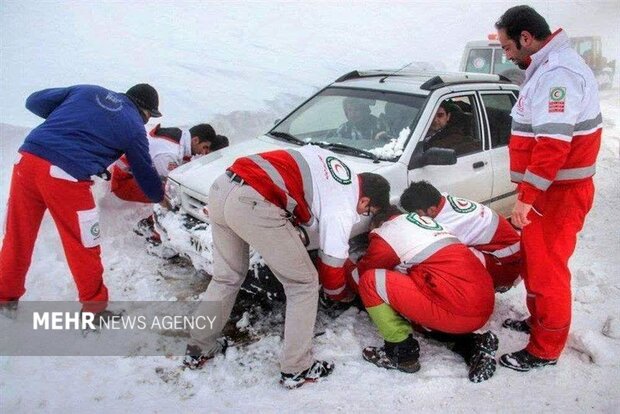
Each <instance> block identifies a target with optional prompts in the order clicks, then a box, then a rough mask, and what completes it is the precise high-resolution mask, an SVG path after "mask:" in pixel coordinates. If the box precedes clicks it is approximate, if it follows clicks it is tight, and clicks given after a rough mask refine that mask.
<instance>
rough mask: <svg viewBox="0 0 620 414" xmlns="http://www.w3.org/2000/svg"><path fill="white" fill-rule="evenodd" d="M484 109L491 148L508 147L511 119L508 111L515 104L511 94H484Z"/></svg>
mask: <svg viewBox="0 0 620 414" xmlns="http://www.w3.org/2000/svg"><path fill="white" fill-rule="evenodd" d="M482 101H483V102H484V109H485V111H486V114H487V119H488V121H489V131H490V133H491V146H492V147H493V148H497V147H503V146H506V145H508V141H509V139H510V128H511V124H512V118H511V117H510V111H511V110H512V107H513V106H514V104H515V98H514V96H513V95H512V94H505V93H504V94H484V95H482Z"/></svg>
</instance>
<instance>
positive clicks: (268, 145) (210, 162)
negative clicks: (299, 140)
mask: <svg viewBox="0 0 620 414" xmlns="http://www.w3.org/2000/svg"><path fill="white" fill-rule="evenodd" d="M283 148H293V149H294V148H299V146H298V145H294V144H289V143H287V142H283V141H280V140H276V139H273V138H270V137H268V136H266V135H262V136H260V137H258V138H255V139H251V140H249V141H245V142H242V143H239V144H235V145H231V146H229V147H226V148H223V149H221V150H219V151H216V152H213V153H211V154H208V155H205V156H201V157H198V158H195V159H194V160H192V161H190V162H188V163H186V164H183V165H182V166H180V167H178V168H176V169H175V170H173V171H171V172H170V175H169V176H168V178H170V179H172V180H173V181H175V182H177V183H179V184H181V185H182V186H183V187H185V188H187V189H189V190H191V191H192V192H194V193H198V194H201V195H204V196H206V195H207V194H208V193H209V189H210V188H211V184H212V183H213V182H214V181H215V179H216V178H217V177H219V176H220V175H221V174H222V173H223V172H224V171H225V170H226V169H227V168H228V167H230V166H231V165H232V163H233V162H234V161H235V160H236V159H237V158H239V157H244V156H247V155H252V154H257V153H260V152H265V151H273V150H277V149H283ZM338 157H339V158H341V159H342V160H344V161H345V162H346V163H347V165H349V166H350V167H351V168H352V169H353V170H354V171H355V172H356V173H362V172H373V171H376V170H377V169H379V168H381V167H383V166H385V165H386V164H391V162H389V161H381V162H380V163H378V164H376V163H373V161H372V160H370V159H365V158H360V157H353V156H349V155H345V154H338ZM205 201H206V200H205Z"/></svg>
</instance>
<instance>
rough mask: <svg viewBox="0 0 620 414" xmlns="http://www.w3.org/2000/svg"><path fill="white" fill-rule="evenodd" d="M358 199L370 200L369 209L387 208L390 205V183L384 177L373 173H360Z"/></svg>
mask: <svg viewBox="0 0 620 414" xmlns="http://www.w3.org/2000/svg"><path fill="white" fill-rule="evenodd" d="M358 177H359V178H360V197H368V198H370V206H371V207H379V208H380V209H384V208H387V207H388V206H389V205H390V183H389V182H388V180H386V179H385V177H383V176H381V175H379V174H374V173H361V174H359V175H358Z"/></svg>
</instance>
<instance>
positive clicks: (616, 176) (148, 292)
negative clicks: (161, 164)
mask: <svg viewBox="0 0 620 414" xmlns="http://www.w3.org/2000/svg"><path fill="white" fill-rule="evenodd" d="M532 4H533V5H534V6H535V7H538V9H539V11H541V12H542V13H543V14H544V15H545V16H547V17H548V18H549V20H550V23H552V26H558V25H563V26H564V27H565V28H566V29H567V31H569V34H573V33H574V34H584V32H583V30H586V29H583V27H582V26H580V25H579V24H580V19H579V16H580V15H582V14H581V13H580V11H579V10H580V9H579V7H588V9H589V13H590V14H591V15H592V16H591V18H589V22H590V25H591V22H592V21H596V20H597V19H599V20H600V21H602V22H605V24H600V27H601V29H600V30H602V31H605V30H611V29H610V27H617V23H619V22H620V18H619V17H620V10H619V7H618V5H617V3H613V2H596V3H590V2H587V3H582V2H573V3H563V6H562V10H559V8H558V7H554V4H556V5H557V3H554V2H547V1H541V2H532ZM510 5H511V4H510V3H507V2H492V3H481V2H468V3H463V4H461V5H460V8H461V11H460V12H459V13H456V11H455V6H453V5H452V3H447V2H439V3H423V2H414V3H408V2H407V3H401V2H364V3H362V2H350V3H339V4H331V3H326V2H309V3H304V4H299V3H279V4H274V3H267V2H264V3H262V2H256V3H211V2H204V3H203V2H200V3H199V2H183V3H178V2H174V3H172V2H149V3H148V4H147V3H141V2H135V3H129V4H125V3H123V4H122V5H121V4H120V3H115V2H114V3H113V2H101V4H97V5H95V4H90V3H89V4H88V5H86V3H84V5H81V4H80V3H65V4H64V5H63V4H59V3H58V2H17V1H7V0H3V2H2V5H1V8H0V18H1V21H0V23H1V24H0V34H1V36H0V39H1V42H0V52H1V57H2V60H1V62H0V65H1V67H0V85H1V87H0V90H2V91H3V92H2V94H3V99H2V100H1V102H0V160H1V162H0V198H1V199H2V201H1V202H0V203H1V205H0V215H1V216H4V213H5V205H4V201H5V200H6V198H7V194H8V187H9V181H10V171H11V164H12V162H11V161H12V159H13V158H14V155H15V151H16V149H17V147H18V146H19V145H20V144H21V141H22V140H23V137H24V136H25V134H26V132H27V128H23V127H20V126H19V125H23V126H27V127H31V126H34V125H36V123H37V122H38V121H37V120H36V118H35V117H33V116H31V115H28V114H27V111H25V110H24V109H23V101H24V99H25V97H26V96H27V95H28V94H29V93H30V92H31V91H33V90H36V89H38V88H44V87H51V86H58V85H68V84H75V83H88V82H91V83H99V84H102V85H105V86H109V87H113V88H116V89H117V90H123V89H125V88H127V87H128V86H130V85H131V84H133V83H136V82H140V81H148V82H151V83H153V84H154V85H156V86H157V87H158V88H159V89H160V93H161V96H162V112H163V113H164V115H165V117H164V118H163V119H162V122H163V123H164V125H191V124H192V123H195V122H201V121H210V122H213V124H214V125H215V126H216V128H217V129H218V130H219V131H222V132H224V133H226V134H228V135H229V136H231V137H233V140H236V141H239V140H242V139H246V138H248V137H251V136H254V135H256V134H257V133H258V132H263V131H264V130H265V129H266V128H267V127H268V125H270V124H271V123H272V121H273V119H275V118H276V117H278V116H281V115H282V114H284V113H286V112H287V111H288V110H289V109H290V108H291V107H292V106H293V105H294V104H296V103H297V102H299V101H300V99H302V97H303V96H307V95H309V94H310V93H312V91H313V90H315V89H316V88H318V87H321V86H323V84H325V83H327V82H329V81H331V80H333V79H335V78H336V77H337V76H339V75H340V74H342V73H344V72H347V71H349V70H352V69H356V68H369V67H386V66H389V67H394V66H400V65H404V64H406V63H408V62H409V61H411V60H426V61H431V62H435V63H436V64H437V65H440V66H441V65H443V66H444V67H446V68H448V69H456V67H457V65H458V59H459V58H460V53H461V50H462V47H463V46H464V43H465V41H466V40H469V39H477V38H483V37H484V36H486V33H488V32H489V31H492V25H493V22H494V21H495V20H496V19H497V17H498V16H499V15H500V14H501V13H502V12H503V11H504V10H505V9H506V8H507V7H508V6H510ZM104 9H105V13H104V11H103V10H104ZM144 22H146V23H147V24H139V23H144ZM430 22H432V23H433V26H432V27H429V23H430ZM438 25H444V26H446V27H447V26H449V27H450V31H449V32H450V33H446V34H443V33H442V34H439V35H438V34H437V32H438V28H437V26H438ZM179 27H183V28H184V30H182V29H179ZM368 28H370V29H368ZM571 29H573V30H572V32H571ZM614 30H615V29H614ZM377 33H380V36H377ZM585 34H587V33H585ZM601 34H602V35H605V33H601ZM610 36H611V37H610V38H611V39H612V40H613V41H615V42H616V43H609V42H608V43H606V44H605V45H609V46H608V47H609V48H610V49H611V50H612V51H615V52H614V53H615V54H618V46H617V41H618V35H617V33H615V35H610ZM614 36H615V37H614ZM335 39H337V40H335ZM604 47H607V46H604ZM403 51H407V52H406V53H403ZM602 111H603V117H604V122H605V125H604V140H603V146H602V148H601V152H600V156H599V164H598V173H597V175H596V177H595V181H596V185H597V192H596V200H595V204H594V208H593V211H592V212H591V213H590V215H589V216H588V219H587V222H586V226H585V228H584V230H583V232H582V233H581V234H580V236H579V243H578V247H577V251H576V253H575V255H574V256H573V259H572V261H571V269H572V271H573V292H574V302H573V314H574V317H573V325H572V330H571V334H570V339H569V343H568V347H567V349H566V351H565V352H564V354H563V357H562V359H561V360H560V361H559V363H558V365H557V366H556V367H550V368H545V369H543V370H540V371H535V372H531V373H526V374H521V373H517V372H514V371H511V370H507V369H502V368H498V371H497V373H496V375H495V376H494V377H493V378H492V379H491V380H490V381H487V382H485V383H482V384H472V383H470V382H469V381H468V380H467V377H466V369H465V365H464V363H463V362H462V361H461V360H460V359H459V357H457V356H456V355H454V354H452V353H451V352H450V351H448V350H447V349H445V348H443V347H441V346H439V345H438V344H435V343H430V342H428V341H424V340H422V341H421V347H422V350H421V352H422V357H421V363H422V369H421V371H420V372H418V373H417V374H414V375H407V374H402V373H397V372H391V371H385V370H380V369H378V368H375V367H373V366H372V365H370V364H368V363H366V362H364V361H363V360H362V358H361V350H362V349H363V347H364V346H366V345H373V344H379V343H380V340H379V337H378V335H377V333H376V330H375V329H374V327H373V326H372V324H371V323H370V321H369V319H368V317H367V316H366V315H365V314H363V313H362V314H360V313H358V312H357V311H354V310H348V311H347V312H345V313H344V314H343V315H341V316H340V317H338V318H337V319H335V320H330V321H327V320H324V322H325V323H324V324H323V329H324V330H325V334H324V335H322V336H319V337H317V338H316V340H315V353H316V356H317V357H319V358H323V359H330V360H333V361H335V362H336V370H335V371H334V374H333V375H332V376H330V377H329V378H328V379H327V380H325V381H323V382H321V383H318V384H313V385H307V386H304V387H302V388H301V389H299V390H296V391H286V390H283V389H282V388H281V387H280V386H279V385H278V383H277V378H278V373H279V372H278V371H279V370H278V363H277V353H278V348H279V344H280V338H279V336H278V334H277V333H276V332H274V333H273V334H272V335H269V336H267V337H265V338H264V339H262V340H261V341H260V342H258V343H255V344H252V345H250V346H248V347H247V348H246V349H243V350H237V349H231V350H229V352H228V353H227V354H226V355H225V356H221V357H218V358H217V359H215V361H213V363H211V364H209V365H208V367H207V368H206V369H205V370H203V371H201V372H190V371H183V372H182V373H179V374H178V375H176V376H174V375H172V376H170V377H169V378H167V380H168V381H167V382H165V381H162V378H161V377H160V375H158V374H157V372H156V367H162V368H164V369H165V370H166V371H167V370H168V369H174V368H175V367H176V366H178V365H179V364H180V358H179V357H171V358H165V357H0V411H1V412H35V411H42V412H81V411H84V410H85V409H86V410H88V411H90V412H102V413H103V412H130V411H138V410H139V411H142V412H173V411H187V412H197V411H199V410H200V411H207V412H249V411H252V412H256V411H258V412H281V411H285V412H300V411H302V410H303V411H304V412H325V411H327V410H329V411H336V412H388V411H390V412H393V411H405V410H409V411H412V410H416V411H419V412H433V411H434V412H436V411H446V412H528V411H530V412H543V411H544V412H559V411H562V412H584V411H596V412H617V411H618V407H619V406H620V387H618V383H620V358H619V357H618V355H620V281H619V280H618V277H617V274H618V271H619V270H620V231H619V230H620V218H619V217H618V214H617V213H616V211H617V210H616V206H617V205H618V203H619V202H620V157H619V154H620V94H619V91H618V89H613V90H611V91H605V92H603V94H602ZM96 191H97V196H98V200H99V206H100V209H101V225H102V235H103V245H102V248H103V260H104V266H105V271H106V273H105V278H106V283H107V285H108V288H109V289H110V294H111V296H112V298H113V299H114V300H175V299H192V298H195V297H196V295H198V294H199V293H200V292H201V291H202V290H204V285H205V283H204V279H203V277H202V275H201V274H200V273H196V272H194V271H193V270H191V269H188V268H186V267H182V266H178V265H176V264H174V263H168V262H166V261H164V260H161V259H158V258H154V257H152V256H149V255H147V254H146V253H145V245H144V242H143V241H142V240H141V239H140V238H139V237H137V236H136V235H134V234H133V233H132V232H130V231H128V228H130V227H131V226H132V225H133V223H135V222H136V221H137V219H138V218H140V217H143V216H144V215H145V214H146V213H147V210H146V209H144V208H143V209H137V208H136V206H135V205H132V204H129V203H124V202H121V201H119V200H117V199H115V198H114V197H112V196H111V195H109V194H107V192H106V186H105V183H98V184H97V189H96ZM567 208H570V206H567ZM27 289H28V291H27V293H26V295H25V297H24V299H25V300H50V299H53V300H74V299H75V296H76V293H75V287H74V285H73V281H72V278H71V276H70V274H69V271H68V267H67V265H66V263H65V259H64V255H63V252H62V249H61V247H60V242H59V239H58V235H57V232H56V229H55V227H54V225H53V223H52V222H51V220H50V218H49V216H46V218H45V220H44V222H43V225H42V228H41V232H40V235H39V239H38V241H37V245H36V248H35V254H34V258H33V263H32V266H31V268H30V272H29V277H28V283H27ZM524 295H525V293H524V290H523V288H522V286H519V287H518V288H517V289H513V291H510V292H508V293H507V294H503V295H498V296H497V303H496V310H495V313H494V315H493V317H492V319H491V320H490V322H489V324H488V326H487V327H486V328H487V329H493V330H494V331H495V332H496V333H498V335H499V338H500V353H503V352H507V351H513V350H517V349H521V348H522V347H523V345H524V344H525V343H526V340H527V339H526V336H524V335H522V334H518V333H514V332H508V331H506V330H504V329H501V327H500V326H501V322H502V321H503V320H504V319H505V318H507V317H518V316H523V315H525V314H526V310H525V306H524Z"/></svg>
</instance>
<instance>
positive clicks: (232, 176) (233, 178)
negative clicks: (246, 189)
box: [226, 170, 245, 185]
mask: <svg viewBox="0 0 620 414" xmlns="http://www.w3.org/2000/svg"><path fill="white" fill-rule="evenodd" d="M226 175H227V176H228V177H230V181H232V182H233V183H237V184H241V185H243V184H244V183H245V180H244V179H243V178H241V177H240V176H238V175H237V174H235V173H234V172H232V171H230V170H226Z"/></svg>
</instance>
